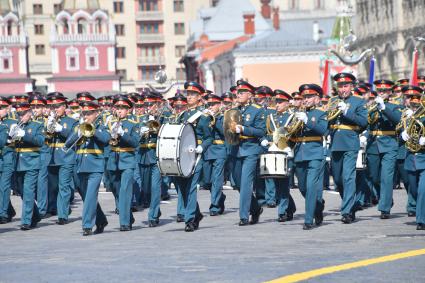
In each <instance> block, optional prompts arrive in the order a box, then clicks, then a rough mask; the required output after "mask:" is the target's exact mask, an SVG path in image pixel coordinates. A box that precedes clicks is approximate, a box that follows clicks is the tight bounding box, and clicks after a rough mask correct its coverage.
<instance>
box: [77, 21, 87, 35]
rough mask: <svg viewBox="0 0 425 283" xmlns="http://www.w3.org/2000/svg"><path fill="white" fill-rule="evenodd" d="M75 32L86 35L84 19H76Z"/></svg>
mask: <svg viewBox="0 0 425 283" xmlns="http://www.w3.org/2000/svg"><path fill="white" fill-rule="evenodd" d="M77 32H78V34H85V33H87V21H86V20H85V19H82V18H80V19H78V21H77Z"/></svg>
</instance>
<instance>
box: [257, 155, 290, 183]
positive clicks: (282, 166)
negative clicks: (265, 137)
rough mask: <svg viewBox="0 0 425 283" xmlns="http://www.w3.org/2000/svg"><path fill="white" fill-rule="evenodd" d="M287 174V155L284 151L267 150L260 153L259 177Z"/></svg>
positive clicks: (284, 175) (275, 176) (276, 176)
mask: <svg viewBox="0 0 425 283" xmlns="http://www.w3.org/2000/svg"><path fill="white" fill-rule="evenodd" d="M288 175H289V173H288V155H287V154H286V153H285V152H278V151H269V152H267V153H264V154H261V155H260V173H259V176H260V178H285V177H288Z"/></svg>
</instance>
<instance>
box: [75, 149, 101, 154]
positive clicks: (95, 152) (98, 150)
mask: <svg viewBox="0 0 425 283" xmlns="http://www.w3.org/2000/svg"><path fill="white" fill-rule="evenodd" d="M87 153H91V154H102V153H103V150H101V149H94V148H84V149H79V150H77V154H87Z"/></svg>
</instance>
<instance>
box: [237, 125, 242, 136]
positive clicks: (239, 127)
mask: <svg viewBox="0 0 425 283" xmlns="http://www.w3.org/2000/svg"><path fill="white" fill-rule="evenodd" d="M242 132H243V126H242V125H236V133H237V134H240V133H242Z"/></svg>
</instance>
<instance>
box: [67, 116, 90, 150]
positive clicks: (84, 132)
mask: <svg viewBox="0 0 425 283" xmlns="http://www.w3.org/2000/svg"><path fill="white" fill-rule="evenodd" d="M78 131H79V132H80V133H81V136H80V137H79V138H78V139H77V140H76V141H75V142H74V143H73V144H72V145H71V146H70V147H68V148H66V149H63V148H62V150H63V151H64V152H65V153H67V152H68V151H69V150H70V149H71V148H73V147H74V146H76V145H77V144H81V143H82V142H83V140H84V139H86V138H91V137H93V136H94V133H95V131H96V127H95V126H94V124H92V123H87V122H83V123H81V124H79V125H78Z"/></svg>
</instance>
